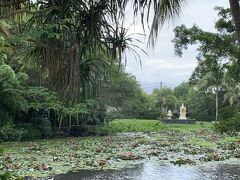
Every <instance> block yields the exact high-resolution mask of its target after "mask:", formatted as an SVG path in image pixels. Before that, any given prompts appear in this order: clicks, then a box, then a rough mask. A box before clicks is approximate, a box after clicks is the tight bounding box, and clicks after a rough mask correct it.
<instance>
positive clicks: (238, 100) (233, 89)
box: [224, 83, 240, 105]
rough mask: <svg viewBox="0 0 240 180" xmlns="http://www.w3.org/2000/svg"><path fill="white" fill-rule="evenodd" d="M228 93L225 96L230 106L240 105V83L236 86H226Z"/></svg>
mask: <svg viewBox="0 0 240 180" xmlns="http://www.w3.org/2000/svg"><path fill="white" fill-rule="evenodd" d="M225 89H226V93H225V94H224V101H227V100H228V102H229V104H230V105H233V104H237V105H240V83H238V84H237V85H235V86H231V85H228V84H225Z"/></svg>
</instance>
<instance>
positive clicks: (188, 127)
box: [104, 119, 212, 133]
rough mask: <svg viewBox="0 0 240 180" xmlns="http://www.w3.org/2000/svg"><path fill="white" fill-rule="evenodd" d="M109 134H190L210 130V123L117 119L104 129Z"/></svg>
mask: <svg viewBox="0 0 240 180" xmlns="http://www.w3.org/2000/svg"><path fill="white" fill-rule="evenodd" d="M104 128H105V129H106V130H107V131H108V132H110V133H116V132H160V131H162V130H179V131H181V132H186V133H187V132H191V131H194V130H198V129H206V130H209V131H210V130H211V129H212V123H211V122H197V123H196V124H168V125H166V124H163V123H161V122H160V121H159V120H140V119H117V120H114V121H112V122H110V123H109V124H108V125H106V126H105V127H104Z"/></svg>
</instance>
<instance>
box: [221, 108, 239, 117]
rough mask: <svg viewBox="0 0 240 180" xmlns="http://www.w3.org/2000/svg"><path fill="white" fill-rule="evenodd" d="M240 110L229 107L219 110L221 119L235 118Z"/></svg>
mask: <svg viewBox="0 0 240 180" xmlns="http://www.w3.org/2000/svg"><path fill="white" fill-rule="evenodd" d="M239 110H240V108H239V107H238V106H227V107H223V108H221V109H219V119H220V120H225V119H229V118H231V117H233V116H234V115H235V114H236V113H237V112H238V111H239Z"/></svg>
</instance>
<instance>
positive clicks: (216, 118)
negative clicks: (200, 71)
mask: <svg viewBox="0 0 240 180" xmlns="http://www.w3.org/2000/svg"><path fill="white" fill-rule="evenodd" d="M217 120H218V86H216V117H215V121H217Z"/></svg>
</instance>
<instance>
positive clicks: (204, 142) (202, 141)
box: [189, 138, 217, 147]
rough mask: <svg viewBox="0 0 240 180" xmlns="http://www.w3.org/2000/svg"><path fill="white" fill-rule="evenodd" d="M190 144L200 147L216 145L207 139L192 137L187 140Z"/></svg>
mask: <svg viewBox="0 0 240 180" xmlns="http://www.w3.org/2000/svg"><path fill="white" fill-rule="evenodd" d="M189 143H190V144H192V145H194V146H200V147H216V146H217V145H216V144H215V143H213V142H210V141H207V140H205V139H203V138H192V139H191V140H190V141H189Z"/></svg>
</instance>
